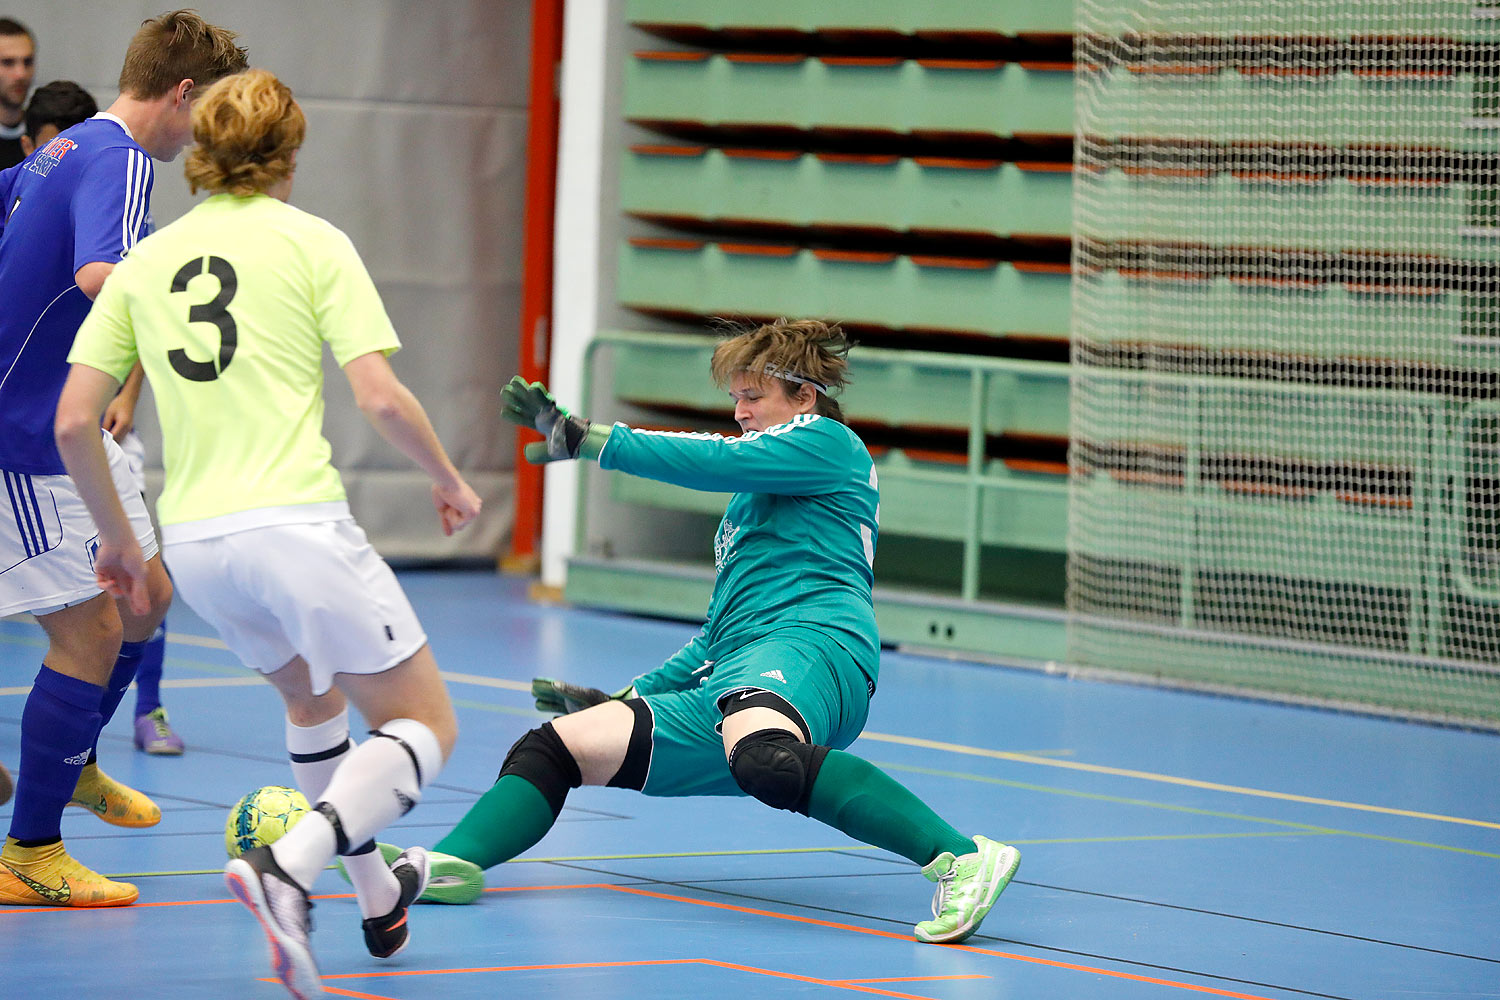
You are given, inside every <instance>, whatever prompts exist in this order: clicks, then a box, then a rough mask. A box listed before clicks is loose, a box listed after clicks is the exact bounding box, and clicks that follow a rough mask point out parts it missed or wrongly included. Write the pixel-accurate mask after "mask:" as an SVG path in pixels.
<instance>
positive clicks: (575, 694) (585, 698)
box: [531, 677, 635, 715]
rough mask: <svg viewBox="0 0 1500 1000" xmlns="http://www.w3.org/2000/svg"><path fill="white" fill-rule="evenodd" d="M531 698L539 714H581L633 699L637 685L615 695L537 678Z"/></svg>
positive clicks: (534, 681) (532, 688)
mask: <svg viewBox="0 0 1500 1000" xmlns="http://www.w3.org/2000/svg"><path fill="white" fill-rule="evenodd" d="M531 696H532V697H533V698H535V699H536V709H537V711H538V712H551V713H552V714H553V715H567V714H569V713H571V712H581V711H583V710H584V709H585V708H593V707H594V706H595V705H602V704H604V703H605V702H606V701H624V700H625V699H626V698H633V697H635V685H634V684H630V685H627V686H626V687H624V688H622V689H621V690H619V691H616V692H615V693H614V694H606V693H605V692H603V691H600V690H599V689H598V688H586V687H579V686H578V685H576V684H569V683H567V682H566V681H555V680H552V679H551V678H549V677H537V678H534V679H533V680H532V682H531Z"/></svg>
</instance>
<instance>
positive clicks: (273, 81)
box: [185, 69, 307, 195]
mask: <svg viewBox="0 0 1500 1000" xmlns="http://www.w3.org/2000/svg"><path fill="white" fill-rule="evenodd" d="M306 135H307V118H306V117H305V116H304V115H303V114H302V109H301V108H300V107H298V105H297V102H296V101H295V100H293V98H292V91H291V88H290V87H288V86H287V85H286V84H284V83H282V82H281V81H280V80H278V79H277V78H276V75H275V74H274V73H272V72H271V71H270V70H264V69H250V70H246V71H244V72H243V73H235V74H234V75H233V76H226V77H224V79H222V80H220V81H219V82H218V83H215V84H214V85H213V86H211V87H209V88H208V91H207V92H206V93H205V94H204V95H203V96H202V97H201V98H199V99H198V103H197V104H196V105H194V107H193V138H194V139H195V140H196V141H197V143H198V145H196V146H194V147H193V150H192V152H190V153H189V154H188V158H187V166H186V168H185V173H186V174H187V181H188V187H190V188H191V189H192V191H193V193H194V194H197V192H198V189H199V188H200V187H201V188H206V189H208V190H209V191H212V192H214V193H215V194H237V195H251V194H259V193H263V192H265V191H268V190H270V189H271V188H273V187H275V186H276V185H277V184H279V183H280V182H281V181H283V180H285V179H286V178H288V177H290V176H291V174H292V170H293V168H294V167H295V160H294V159H293V154H294V153H296V151H297V149H298V147H300V146H301V145H302V140H303V138H304V137H305V136H306Z"/></svg>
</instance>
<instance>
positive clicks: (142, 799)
mask: <svg viewBox="0 0 1500 1000" xmlns="http://www.w3.org/2000/svg"><path fill="white" fill-rule="evenodd" d="M68 805H70V806H80V807H81V808H84V809H87V810H88V811H89V812H91V813H93V814H94V815H95V816H98V817H99V818H100V819H102V820H104V822H106V823H113V824H114V825H115V826H129V827H142V826H155V825H156V824H157V823H160V822H161V809H160V808H159V807H158V806H157V804H156V803H155V802H152V801H151V800H150V799H149V798H147V797H146V796H145V795H143V794H141V793H140V792H138V791H136V790H135V789H134V788H131V787H129V786H128V785H122V784H120V783H119V782H118V781H116V780H115V779H114V778H111V777H110V776H109V775H107V774H105V773H104V772H103V771H101V770H100V769H99V763H98V762H97V761H95V762H94V763H92V764H85V765H84V766H83V771H82V772H81V773H80V774H79V775H78V785H77V787H75V788H74V789H73V800H72V801H71V802H69V803H68Z"/></svg>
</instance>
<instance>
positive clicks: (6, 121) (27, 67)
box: [0, 17, 36, 170]
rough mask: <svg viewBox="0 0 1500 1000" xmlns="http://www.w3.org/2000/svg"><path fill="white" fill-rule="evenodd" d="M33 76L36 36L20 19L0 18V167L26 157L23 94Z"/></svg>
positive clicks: (10, 164) (12, 164) (26, 91)
mask: <svg viewBox="0 0 1500 1000" xmlns="http://www.w3.org/2000/svg"><path fill="white" fill-rule="evenodd" d="M34 79H36V39H35V38H33V37H32V34H31V32H30V31H28V30H27V29H26V26H25V25H23V24H22V23H21V22H19V21H17V20H15V19H14V18H9V17H0V170H4V169H5V168H6V167H11V166H15V165H16V164H17V163H20V162H21V161H22V160H23V159H25V158H26V155H27V153H28V152H29V150H26V149H25V148H24V144H23V143H22V141H21V137H22V136H23V135H24V134H25V130H26V95H27V94H29V93H31V83H32V81H33V80H34Z"/></svg>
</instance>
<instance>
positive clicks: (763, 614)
mask: <svg viewBox="0 0 1500 1000" xmlns="http://www.w3.org/2000/svg"><path fill="white" fill-rule="evenodd" d="M599 464H600V466H601V467H603V468H606V469H617V470H619V471H621V472H628V473H630V474H632V475H636V476H643V477H646V478H648V479H656V480H659V481H661V482H666V483H673V484H675V485H678V486H686V487H688V488H690V489H696V490H704V491H708V492H726V493H733V494H734V496H733V497H732V498H731V499H730V501H729V506H728V507H727V509H726V510H725V512H724V518H723V520H722V521H721V522H720V524H719V530H718V532H717V534H716V535H715V538H714V556H715V564H716V569H717V574H716V577H715V580H714V589H713V597H712V598H711V599H710V601H709V607H708V621H707V623H706V624H705V625H704V629H703V636H702V640H703V646H702V648H703V649H704V654H703V655H704V658H706V659H714V658H716V657H718V656H720V655H722V654H723V653H725V652H727V651H729V650H731V649H735V648H737V647H739V646H741V645H743V644H744V643H746V642H749V641H751V640H752V639H755V638H758V637H760V636H763V635H765V634H767V633H768V632H771V631H773V630H775V629H777V628H780V627H784V626H787V625H807V626H811V627H813V628H817V629H820V630H822V631H824V632H826V633H828V634H829V635H830V636H832V637H833V638H834V639H836V640H837V641H838V642H839V643H840V644H841V645H843V646H844V647H845V648H846V649H848V650H849V652H850V653H851V654H853V655H854V657H855V659H856V660H857V661H858V662H859V664H860V666H861V667H862V668H864V669H865V670H866V672H867V673H868V674H869V675H870V676H871V678H872V679H874V678H875V675H876V672H877V670H878V666H877V663H878V659H879V650H880V644H879V637H878V634H877V632H876V629H875V614H874V606H873V603H872V600H871V596H870V587H871V584H872V582H873V579H874V575H873V569H872V566H873V563H874V560H875V540H876V536H877V534H878V531H879V520H880V491H879V486H878V483H877V480H876V475H875V468H874V464H873V462H872V461H871V459H870V453H869V452H868V451H867V450H866V449H865V446H864V443H863V442H862V441H860V439H859V437H858V436H857V435H856V434H855V433H854V432H853V431H851V430H850V429H849V428H848V427H845V426H844V425H843V424H841V423H839V422H838V421H837V420H832V419H829V418H827V417H821V416H818V415H817V414H811V413H805V414H801V415H799V416H797V417H795V418H793V419H792V420H790V421H788V422H786V423H784V424H780V425H778V426H776V427H771V428H768V429H767V430H764V431H749V432H747V433H745V434H743V435H741V436H740V437H735V438H730V437H723V436H720V435H717V434H691V433H671V432H664V431H646V430H638V429H634V428H631V427H627V426H626V425H624V424H616V425H615V426H614V428H613V429H612V430H611V432H610V436H609V441H608V443H606V444H605V446H604V450H603V451H602V452H601V453H600V455H599Z"/></svg>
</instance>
